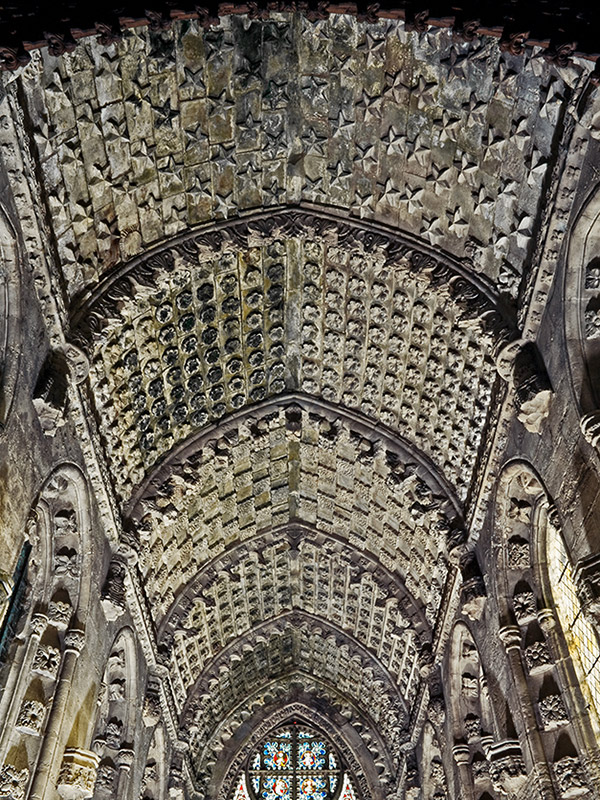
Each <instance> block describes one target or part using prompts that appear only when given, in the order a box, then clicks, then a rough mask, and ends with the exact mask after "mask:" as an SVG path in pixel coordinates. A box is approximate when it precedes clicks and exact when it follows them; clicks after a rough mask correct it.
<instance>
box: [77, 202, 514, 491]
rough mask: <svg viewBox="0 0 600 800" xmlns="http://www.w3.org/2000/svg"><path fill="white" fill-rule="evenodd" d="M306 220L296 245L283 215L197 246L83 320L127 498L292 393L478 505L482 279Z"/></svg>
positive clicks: (87, 307)
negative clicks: (175, 458) (202, 433)
mask: <svg viewBox="0 0 600 800" xmlns="http://www.w3.org/2000/svg"><path fill="white" fill-rule="evenodd" d="M280 219H281V220H284V221H286V220H287V223H288V228H289V227H290V224H289V220H288V219H287V217H286V215H281V217H280ZM303 219H304V223H303V224H304V225H305V226H308V227H306V228H305V230H302V227H303V226H302V225H298V226H297V227H298V229H299V230H298V231H297V234H296V235H290V231H289V230H288V231H287V233H286V232H285V230H282V229H281V228H280V229H279V230H277V229H276V228H275V230H273V228H274V225H275V221H274V220H273V219H272V220H270V221H268V220H267V221H264V220H258V221H256V223H255V225H256V227H255V228H252V226H250V228H249V230H246V232H245V235H244V236H241V235H240V234H238V233H236V229H235V228H232V229H230V230H229V231H228V230H224V231H223V232H221V233H218V234H217V233H215V234H210V233H207V234H206V235H205V236H200V237H197V238H195V239H194V238H188V239H185V240H183V241H182V242H180V243H179V244H176V245H173V247H171V248H169V249H167V250H165V251H161V252H157V253H156V254H154V255H150V256H148V257H147V258H146V259H145V260H144V261H142V262H140V263H139V264H138V266H137V267H136V266H135V265H134V266H133V267H132V268H131V270H130V271H129V272H125V273H123V274H122V277H120V278H119V279H118V280H117V281H116V282H112V283H111V282H110V281H108V282H107V284H106V286H105V287H104V288H103V289H102V291H101V292H100V293H99V294H98V295H97V296H96V295H92V296H91V297H90V298H89V299H88V301H87V302H86V303H85V304H84V306H83V307H82V310H79V311H78V312H77V313H76V315H75V321H74V326H75V329H74V335H75V336H78V337H79V341H81V342H83V344H84V346H86V347H87V348H88V349H89V350H90V356H91V362H92V367H91V385H92V391H93V395H94V403H95V406H96V410H97V415H98V420H99V425H100V429H101V431H102V433H103V435H104V439H105V443H106V449H107V452H108V456H109V462H110V464H111V468H112V471H113V474H114V476H115V479H116V483H117V490H118V493H119V494H120V496H121V498H122V499H123V500H125V501H126V500H127V499H128V497H129V495H130V494H131V492H132V490H133V489H134V488H135V486H136V485H137V484H139V483H141V482H142V480H143V479H144V477H145V475H146V473H147V472H148V471H149V470H151V469H152V467H153V466H154V465H155V464H156V463H157V462H158V461H159V460H160V459H161V458H164V456H165V455H166V454H167V453H168V452H169V451H171V450H172V449H173V448H174V447H176V446H178V445H179V444H180V443H181V442H182V441H184V440H185V439H186V438H187V437H189V436H190V435H192V434H194V433H195V432H197V431H198V430H200V429H202V428H203V427H205V426H206V425H208V424H210V423H216V422H218V421H219V420H221V419H222V418H223V417H224V416H226V415H227V414H231V413H234V412H237V411H239V410H240V409H241V408H243V407H245V406H247V405H248V404H253V403H257V402H260V401H263V400H264V399H265V398H269V397H274V396H278V395H281V394H282V393H284V392H286V391H287V392H301V393H303V394H307V395H310V396H314V397H322V398H323V399H324V400H326V401H328V402H331V403H334V404H339V405H342V406H344V407H346V408H349V409H353V410H356V411H359V412H360V413H362V414H363V415H365V416H366V417H368V418H370V419H371V420H374V421H378V422H381V423H383V424H384V425H385V426H387V427H388V428H389V429H391V430H393V431H395V432H397V433H399V434H400V435H401V436H402V437H403V438H404V439H405V440H406V441H410V442H412V443H413V444H414V445H416V447H417V448H418V449H419V450H421V451H423V452H424V453H425V454H427V456H428V457H429V458H431V460H432V461H433V462H434V463H435V464H436V466H437V467H438V468H439V469H440V471H441V472H442V473H443V474H445V476H446V478H447V480H448V481H449V482H450V483H452V484H454V485H455V486H456V488H457V492H458V494H459V496H460V498H461V500H464V499H465V497H466V495H467V492H468V490H469V486H470V481H471V477H472V472H473V468H474V466H475V464H476V463H477V457H478V453H479V448H480V443H481V436H482V432H483V430H484V426H485V423H486V419H487V413H488V408H489V405H490V399H491V397H492V392H493V386H494V382H495V380H496V372H495V367H494V362H493V354H494V347H495V341H494V338H495V337H494V336H493V335H492V333H491V332H489V331H488V330H487V327H486V322H485V318H486V317H492V318H495V319H496V318H497V319H499V318H500V315H499V313H498V312H497V310H496V309H495V308H494V305H493V302H492V301H491V300H488V299H487V298H486V296H485V295H484V293H483V289H485V288H486V287H485V285H483V288H482V289H479V290H478V289H477V287H474V286H471V287H468V284H467V282H466V281H464V280H462V279H461V278H460V276H459V275H456V274H453V273H452V270H449V269H448V268H447V267H446V265H445V264H443V263H442V262H440V261H438V260H436V259H435V258H433V257H432V256H428V255H423V254H421V253H419V252H418V251H416V250H414V249H411V248H410V247H409V246H408V245H406V244H404V245H400V244H398V243H397V242H395V243H394V244H393V248H395V250H393V248H392V244H390V240H389V238H386V237H385V236H383V235H378V234H377V233H368V232H365V231H362V230H358V229H354V228H352V227H351V226H346V227H345V228H344V226H343V225H341V226H340V224H339V223H336V222H334V221H332V220H330V219H329V220H327V219H326V220H323V219H320V218H318V217H311V216H310V215H306V217H305V218H303ZM281 225H282V226H284V227H285V222H282V223H281ZM238 236H239V240H238V241H235V238H236V237H238ZM232 239H234V241H232ZM244 244H246V246H244ZM215 250H216V252H215ZM458 284H460V285H463V286H466V287H468V288H467V289H466V290H465V291H466V294H467V297H468V300H467V301H465V302H463V301H461V299H460V292H458V294H457V291H456V290H455V288H456V286H457V285H458ZM469 304H470V306H469ZM465 309H467V310H465ZM478 313H479V314H480V316H481V318H478V316H477V315H478ZM124 445H125V446H124Z"/></svg>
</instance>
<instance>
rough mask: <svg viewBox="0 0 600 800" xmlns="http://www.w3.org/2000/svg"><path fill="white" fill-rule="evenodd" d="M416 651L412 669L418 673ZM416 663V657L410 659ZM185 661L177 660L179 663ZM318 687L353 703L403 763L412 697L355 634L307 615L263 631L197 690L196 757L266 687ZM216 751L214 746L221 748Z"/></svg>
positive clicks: (192, 705) (213, 667)
mask: <svg viewBox="0 0 600 800" xmlns="http://www.w3.org/2000/svg"><path fill="white" fill-rule="evenodd" d="M415 654H416V651H415V650H414V649H413V650H412V665H411V666H412V668H413V669H417V663H416V658H415ZM409 657H411V654H409ZM177 658H178V655H176V656H175V659H177ZM311 681H316V682H317V683H319V684H322V685H323V686H327V687H329V690H330V691H331V690H335V691H336V692H337V693H338V695H339V697H340V698H345V699H346V701H347V702H349V703H350V704H351V705H352V707H353V708H355V709H356V711H357V713H360V715H361V716H362V717H363V718H364V719H365V720H367V721H368V724H369V726H370V727H371V728H373V729H376V730H378V731H379V733H380V736H381V740H382V742H384V744H385V749H386V751H387V752H388V754H389V755H390V757H393V758H395V759H397V758H398V757H399V756H400V752H401V747H402V744H403V743H405V742H406V741H407V740H408V738H409V711H410V710H409V708H408V705H407V698H406V697H405V696H403V695H402V693H401V690H400V688H399V687H398V686H397V685H396V684H395V682H394V680H393V678H392V677H391V676H390V675H389V673H387V671H386V670H385V668H384V667H383V666H382V665H381V663H380V662H379V661H378V660H377V659H376V658H375V657H374V656H373V655H372V654H371V653H369V652H368V651H367V650H366V649H365V648H364V647H362V646H361V645H360V643H358V642H356V640H354V639H353V638H352V637H351V636H349V635H348V634H346V633H344V632H342V631H340V630H339V629H336V628H335V627H334V626H332V625H330V624H328V623H327V622H324V621H322V620H318V619H314V618H311V617H310V616H309V615H306V614H301V613H297V612H294V613H291V614H287V615H284V616H283V617H281V618H279V619H277V620H271V621H269V622H268V623H266V624H264V625H261V626H259V627H258V628H256V629H254V630H253V631H251V632H250V633H249V634H248V635H247V636H245V637H243V638H242V640H241V641H237V642H235V643H232V645H231V646H230V647H229V648H227V649H226V651H224V652H223V653H222V654H220V655H219V656H218V657H217V658H216V659H215V660H214V661H213V662H212V663H211V664H210V665H209V666H208V667H207V668H206V670H205V672H204V673H203V675H202V676H201V677H200V678H199V679H198V681H197V682H196V684H195V685H194V687H192V688H191V689H190V692H189V696H188V700H187V702H186V706H185V708H184V710H183V711H182V714H181V728H182V730H183V731H187V732H189V734H190V738H189V743H190V747H191V749H192V750H193V751H194V752H195V753H200V752H201V751H202V750H203V748H205V747H209V746H213V745H211V744H210V743H211V742H213V739H214V737H215V736H216V735H217V731H218V730H219V728H220V726H221V725H222V724H223V723H225V722H227V721H228V720H229V719H230V718H231V717H232V716H234V717H235V715H236V714H237V713H239V712H240V710H242V709H243V707H244V703H245V702H248V707H249V708H250V707H251V706H252V704H253V702H254V700H251V698H259V697H260V696H262V695H264V693H265V691H267V690H266V689H265V687H266V686H272V685H273V684H274V683H278V684H279V685H282V683H286V684H288V683H289V684H290V685H291V683H293V682H298V683H299V684H301V685H305V686H307V685H310V682H311ZM213 744H214V743H213Z"/></svg>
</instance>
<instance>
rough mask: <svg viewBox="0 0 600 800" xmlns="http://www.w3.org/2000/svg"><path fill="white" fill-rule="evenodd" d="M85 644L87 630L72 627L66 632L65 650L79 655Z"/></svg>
mask: <svg viewBox="0 0 600 800" xmlns="http://www.w3.org/2000/svg"><path fill="white" fill-rule="evenodd" d="M84 645H85V631H84V630H82V629H81V628H70V629H69V630H68V631H67V632H66V634H65V652H69V651H70V652H72V653H76V654H77V655H79V653H81V651H82V650H83V648H84Z"/></svg>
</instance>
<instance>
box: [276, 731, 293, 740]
mask: <svg viewBox="0 0 600 800" xmlns="http://www.w3.org/2000/svg"><path fill="white" fill-rule="evenodd" d="M277 736H278V737H279V739H291V738H292V732H291V731H281V732H280V733H278V734H277Z"/></svg>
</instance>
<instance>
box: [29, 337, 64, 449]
mask: <svg viewBox="0 0 600 800" xmlns="http://www.w3.org/2000/svg"><path fill="white" fill-rule="evenodd" d="M68 379H69V367H68V364H67V359H66V357H65V354H64V353H62V352H60V351H58V350H51V351H50V352H49V353H48V355H47V357H46V360H45V361H44V363H43V364H42V368H41V369H40V373H39V375H38V379H37V383H36V385H35V389H34V390H33V398H32V400H33V405H34V408H35V410H36V412H37V415H38V419H39V421H40V425H41V427H42V431H43V432H44V433H45V435H46V436H54V435H55V433H56V431H57V430H58V428H60V427H61V426H62V425H64V424H65V411H66V407H67V387H68Z"/></svg>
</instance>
